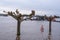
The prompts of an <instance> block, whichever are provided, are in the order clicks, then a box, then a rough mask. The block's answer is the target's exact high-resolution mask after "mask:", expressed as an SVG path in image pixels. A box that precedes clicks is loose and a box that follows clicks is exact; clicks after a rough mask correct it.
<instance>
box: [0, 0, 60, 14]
mask: <svg viewBox="0 0 60 40" xmlns="http://www.w3.org/2000/svg"><path fill="white" fill-rule="evenodd" d="M14 9H20V10H22V9H23V10H45V11H42V13H48V12H50V13H51V14H52V13H53V12H52V11H55V12H54V13H57V12H58V15H59V13H60V0H0V11H1V10H14ZM46 10H52V11H48V12H47V11H46ZM56 11H57V12H56ZM23 12H24V11H23ZM39 13H40V11H39Z"/></svg>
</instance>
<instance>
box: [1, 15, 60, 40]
mask: <svg viewBox="0 0 60 40" xmlns="http://www.w3.org/2000/svg"><path fill="white" fill-rule="evenodd" d="M41 25H43V27H44V32H43V33H41V30H40V27H41ZM48 31H49V22H48V21H23V22H22V23H21V35H20V36H21V40H42V38H43V40H47V39H48ZM16 32H17V21H16V20H15V19H14V18H12V17H10V16H9V17H0V40H16ZM42 35H43V36H42ZM51 40H60V23H57V22H52V35H51Z"/></svg>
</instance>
